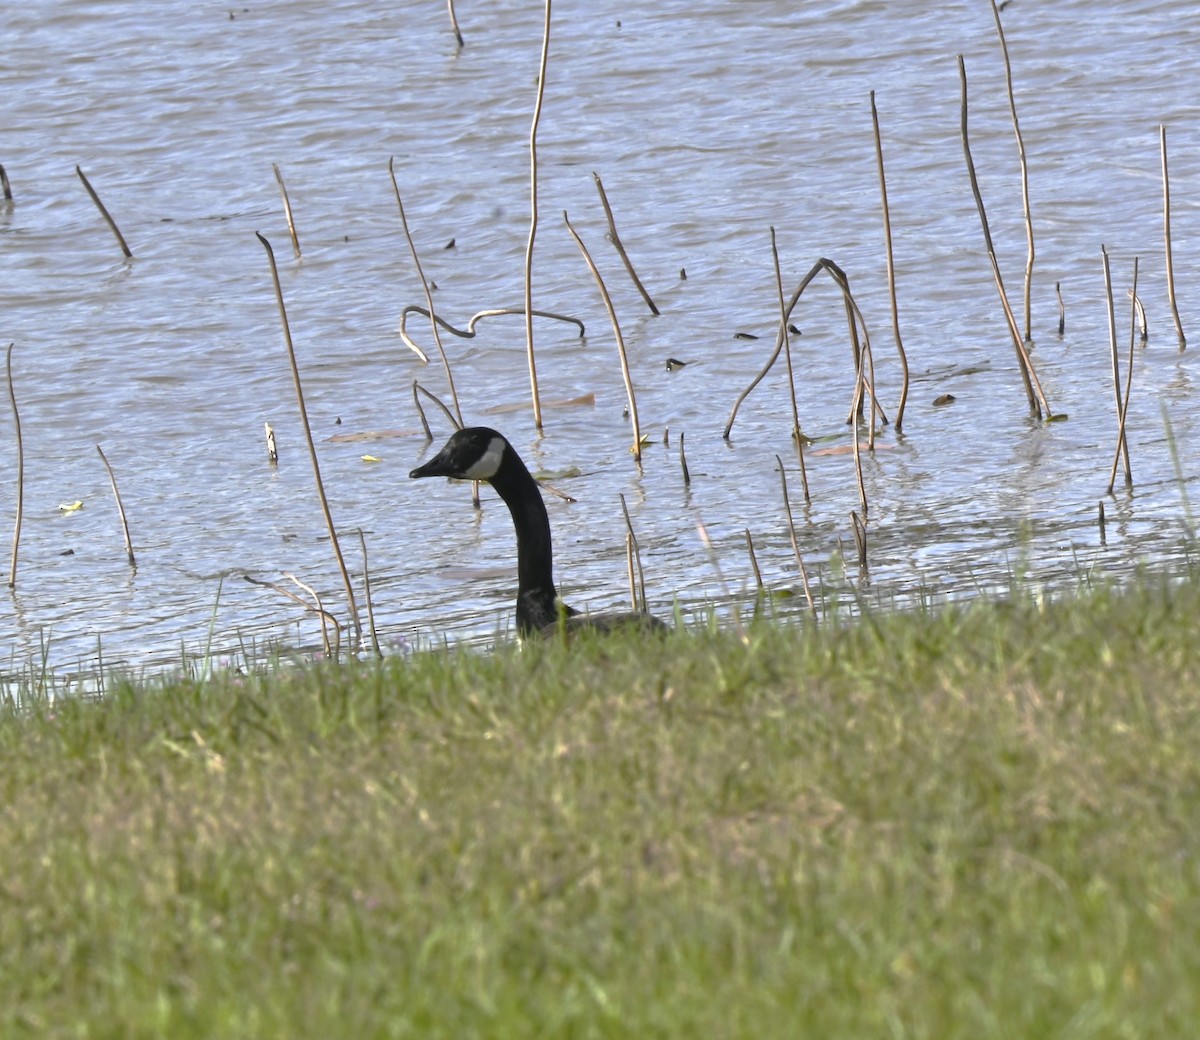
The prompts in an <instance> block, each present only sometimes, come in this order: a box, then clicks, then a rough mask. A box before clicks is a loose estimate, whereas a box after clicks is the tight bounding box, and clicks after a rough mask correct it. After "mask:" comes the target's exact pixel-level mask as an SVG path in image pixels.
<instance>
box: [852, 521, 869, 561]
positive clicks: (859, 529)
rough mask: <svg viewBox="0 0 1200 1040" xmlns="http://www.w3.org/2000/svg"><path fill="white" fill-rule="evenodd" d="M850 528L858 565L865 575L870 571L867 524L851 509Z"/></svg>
mask: <svg viewBox="0 0 1200 1040" xmlns="http://www.w3.org/2000/svg"><path fill="white" fill-rule="evenodd" d="M850 529H851V531H853V533H854V549H855V551H856V552H857V553H858V567H859V570H861V571H862V572H863V575H864V576H865V575H867V574H868V573H869V571H870V568H868V566H867V525H866V523H864V522H863V518H862V517H861V516H859V515H858V513H856V512H855V511H854V510H853V509H851V510H850Z"/></svg>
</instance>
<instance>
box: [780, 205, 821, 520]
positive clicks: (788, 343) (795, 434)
mask: <svg viewBox="0 0 1200 1040" xmlns="http://www.w3.org/2000/svg"><path fill="white" fill-rule="evenodd" d="M771 263H772V265H773V266H774V268H775V292H776V293H777V294H778V296H779V328H780V332H781V333H782V335H783V359H784V361H786V362H787V374H788V398H789V400H790V401H791V403H792V438H793V439H794V440H795V442H796V458H797V460H798V461H799V463H800V483H801V484H802V485H803V487H804V501H805V502H806V503H811V502H812V496H811V495H810V494H809V491H808V468H807V467H806V466H805V465H804V433H803V432H802V431H801V429H800V408H799V406H798V405H797V404H796V374H795V372H794V371H793V369H792V340H791V336H790V335H789V334H788V322H787V305H786V303H784V299H783V274H782V272H781V271H780V267H779V245H778V243H777V242H776V239H775V228H774V226H772V227H771Z"/></svg>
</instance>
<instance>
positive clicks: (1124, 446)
mask: <svg viewBox="0 0 1200 1040" xmlns="http://www.w3.org/2000/svg"><path fill="white" fill-rule="evenodd" d="M1100 250H1101V252H1102V253H1103V255H1104V293H1105V297H1106V298H1107V301H1108V321H1109V326H1108V331H1109V341H1110V343H1111V347H1112V368H1113V393H1114V394H1115V396H1116V401H1117V447H1116V451H1115V452H1114V453H1113V461H1112V470H1111V471H1110V472H1109V475H1108V494H1110V495H1111V494H1112V491H1113V485H1114V484H1116V482H1117V463H1118V462H1120V461H1121V460H1122V458H1123V459H1124V461H1125V486H1126V487H1131V486H1132V485H1133V472H1132V470H1131V469H1130V466H1129V439H1128V437H1127V436H1126V434H1125V417H1126V415H1127V414H1128V412H1129V394H1130V390H1131V388H1132V386H1133V349H1134V340H1135V335H1136V331H1135V330H1136V327H1137V308H1136V307H1134V306H1133V305H1130V315H1129V321H1130V324H1129V366H1128V369H1127V371H1126V373H1125V395H1124V398H1123V399H1122V396H1121V366H1120V361H1119V360H1118V358H1117V327H1116V316H1115V313H1114V311H1113V295H1112V276H1111V273H1110V270H1109V263H1108V250H1107V249H1105V248H1104V246H1103V245H1101V247H1100ZM1137 276H1138V261H1137V257H1134V259H1133V296H1134V298H1135V299H1136V298H1137Z"/></svg>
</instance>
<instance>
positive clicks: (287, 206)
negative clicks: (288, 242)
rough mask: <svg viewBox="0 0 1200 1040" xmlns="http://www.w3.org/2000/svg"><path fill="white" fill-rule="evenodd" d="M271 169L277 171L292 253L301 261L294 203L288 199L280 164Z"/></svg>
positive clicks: (276, 176) (275, 164)
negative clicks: (293, 209)
mask: <svg viewBox="0 0 1200 1040" xmlns="http://www.w3.org/2000/svg"><path fill="white" fill-rule="evenodd" d="M271 169H272V170H274V171H275V181H276V183H277V184H278V185H279V196H280V198H282V199H283V215H284V216H285V217H286V218H287V226H288V234H289V235H291V237H292V253H293V255H294V256H295V257H296V259H297V260H299V259H300V236H299V235H297V234H296V222H295V220H293V219H292V203H291V200H290V199H289V198H288V193H287V185H286V184H284V183H283V174H282V173H281V172H280V170H279V163H271Z"/></svg>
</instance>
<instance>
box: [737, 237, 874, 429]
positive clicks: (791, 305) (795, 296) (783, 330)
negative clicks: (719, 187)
mask: <svg viewBox="0 0 1200 1040" xmlns="http://www.w3.org/2000/svg"><path fill="white" fill-rule="evenodd" d="M821 271H825V272H826V273H827V274H828V275H829V276H830V277H831V278H832V279H833V280H834V282H835V283H836V284H837V285H838V287H839V288H840V289H841V291H842V297H843V299H844V300H845V301H847V307H848V313H851V314H857V315H858V319H859V321H860V322H861V323H862V326H863V333H864V336H865V335H866V321H865V320H864V319H863V317H862V312H861V311H859V309H858V304H857V303H855V302H854V297H853V296H852V295H851V294H850V287H849V283H848V282H847V281H846V275H845V272H844V271H842V269H841V268H840V267H838V265H837V264H835V263H834V262H833V261H832V260H829V259H827V258H825V257H821V258H820V259H819V260H818V261H817V262H816V263H815V264H813V266H812V268H811V269H810V270H809V272H808V274H806V275H805V276H804V277H803V278H801V279H800V284H799V285H797V286H796V290H795V292H793V293H792V295H791V298H790V299H789V300H788V302H787V306H786V307H784V309H783V316H782V320H781V322H780V328H779V332H778V333H777V334H776V337H775V347H774V349H773V350H772V352H771V356H770V357H769V358H767V361H766V364H764V365H763V367H762V368H761V369H760V370H759V372H758V374H757V375H756V376H755V377H754V378H753V379H752V380H750V385H749V386H747V387H746V389H745V390H743V391H742V392H741V393H740V394H738V396H737V400H736V401H734V402H733V408H732V409H731V410H730V413H729V419H728V421H727V422H726V423H725V430H724V432H723V434H722V436H723V437H724V438H725V439H726V440H729V434H730V431H731V430H732V429H733V423H734V420H736V419H737V413H738V409H740V408H741V406H742V402H743V401H745V400H746V398H747V397H749V396H750V394H751V392H752V391H753V390H754V388H755V387H756V386H758V384H759V383H761V382H762V381H763V379H764V378H765V377H766V375H767V373H768V372H769V371H771V366H773V365H774V364H775V362H776V361H777V360H778V359H779V355H780V354H781V353H782V351H783V346H784V342H785V341H786V339H787V334H788V333H787V323H788V321H790V320H791V316H792V311H793V310H795V308H796V304H797V303H798V302H799V300H800V297H801V295H802V294H803V293H804V290H805V289H807V288H808V286H809V285H810V284H811V283H812V280H813V279H814V278H815V277H816V276H817V274H818V273H819V272H821ZM855 339H856V341H857V335H856V336H855ZM864 349H867V350H868V351H869V340H868V345H867V347H865V348H864ZM855 353H856V360H855V367H856V372H855V380H856V382H855V393H856V395H857V393H858V382H857V380H858V373H857V368H858V359H857V354H858V353H860V352H859V351H857V350H856V351H855ZM867 390H869V392H870V394H871V396H872V397H873V398H874V397H875V388H874V386H873V385H870V384H868V385H867ZM857 404H858V398H857V396H856V398H855V405H854V407H855V409H857ZM880 414H881V415H882V417H883V421H884V422H885V423H886V422H887V416H886V415H883V411H882V408H881V409H880Z"/></svg>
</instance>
